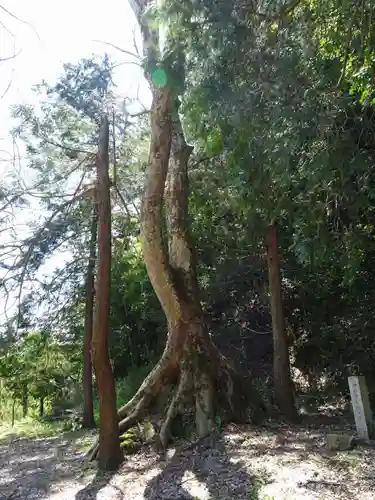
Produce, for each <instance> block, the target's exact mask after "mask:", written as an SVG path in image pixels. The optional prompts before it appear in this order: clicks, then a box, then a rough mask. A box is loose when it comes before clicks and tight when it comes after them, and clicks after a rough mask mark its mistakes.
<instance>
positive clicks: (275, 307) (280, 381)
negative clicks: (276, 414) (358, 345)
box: [266, 224, 297, 421]
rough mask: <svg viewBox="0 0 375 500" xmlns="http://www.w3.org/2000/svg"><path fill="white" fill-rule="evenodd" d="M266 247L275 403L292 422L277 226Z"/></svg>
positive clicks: (269, 231) (271, 228) (268, 235)
mask: <svg viewBox="0 0 375 500" xmlns="http://www.w3.org/2000/svg"><path fill="white" fill-rule="evenodd" d="M266 245H267V261H268V279H269V290H270V304H271V316H272V330H273V375H274V389H275V397H276V404H277V405H278V407H279V410H280V411H281V413H282V414H283V415H284V416H285V417H286V418H287V419H289V420H292V421H293V420H295V419H296V418H297V410H296V407H295V403H294V387H293V381H292V377H291V373H290V360H289V350H288V339H287V334H286V329H285V322H284V311H283V302H282V292H281V271H280V257H279V248H278V243H277V230H276V226H275V225H274V224H271V225H270V226H269V227H268V228H267V233H266Z"/></svg>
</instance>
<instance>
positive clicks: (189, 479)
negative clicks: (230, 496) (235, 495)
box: [181, 470, 212, 500]
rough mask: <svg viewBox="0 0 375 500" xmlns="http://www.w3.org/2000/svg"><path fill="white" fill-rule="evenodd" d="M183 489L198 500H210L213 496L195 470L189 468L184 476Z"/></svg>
mask: <svg viewBox="0 0 375 500" xmlns="http://www.w3.org/2000/svg"><path fill="white" fill-rule="evenodd" d="M181 486H182V489H183V490H185V491H186V492H187V493H189V494H190V495H191V496H192V497H193V498H196V499H197V500H210V499H211V498H212V497H211V495H210V493H209V491H208V489H207V486H206V485H205V484H204V483H202V482H201V481H199V479H198V478H197V477H196V475H195V474H194V472H192V471H190V470H187V471H185V473H184V475H183V476H182V481H181Z"/></svg>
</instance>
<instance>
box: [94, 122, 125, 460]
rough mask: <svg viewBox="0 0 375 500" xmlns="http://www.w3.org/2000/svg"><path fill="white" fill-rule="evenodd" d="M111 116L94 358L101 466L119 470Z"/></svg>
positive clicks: (101, 172) (103, 139)
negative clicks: (112, 334)
mask: <svg viewBox="0 0 375 500" xmlns="http://www.w3.org/2000/svg"><path fill="white" fill-rule="evenodd" d="M108 143H109V129H108V118H107V116H106V115H105V116H104V117H103V118H102V122H101V126H100V137H99V151H98V155H97V162H96V163H97V176H98V186H97V202H98V226H99V230H98V274H97V287H96V290H97V292H96V303H95V314H94V328H93V336H92V360H93V365H94V370H95V375H96V382H97V388H98V397H99V411H100V433H99V442H100V454H99V466H100V467H101V468H102V469H107V470H115V469H117V468H118V466H119V464H120V463H121V461H122V453H121V449H120V441H119V431H118V425H117V409H116V389H115V381H114V377H113V372H112V366H111V362H110V359H109V350H108V335H109V307H110V306H109V300H110V296H109V295H110V274H111V202H110V182H109V160H108Z"/></svg>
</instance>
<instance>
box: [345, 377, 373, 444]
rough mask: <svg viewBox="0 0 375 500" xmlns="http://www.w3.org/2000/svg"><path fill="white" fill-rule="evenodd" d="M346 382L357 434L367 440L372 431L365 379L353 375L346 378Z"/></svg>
mask: <svg viewBox="0 0 375 500" xmlns="http://www.w3.org/2000/svg"><path fill="white" fill-rule="evenodd" d="M348 382H349V390H350V397H351V400H352V407H353V413H354V420H355V426H356V428H357V434H358V437H359V438H361V439H365V440H366V441H367V440H368V439H370V438H371V435H372V433H373V421H372V411H371V407H370V400H369V397H368V390H367V385H366V379H365V377H354V376H353V377H349V378H348Z"/></svg>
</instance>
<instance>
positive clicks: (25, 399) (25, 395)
mask: <svg viewBox="0 0 375 500" xmlns="http://www.w3.org/2000/svg"><path fill="white" fill-rule="evenodd" d="M28 396H29V394H28V391H27V384H23V386H22V416H23V418H25V417H27V412H28V409H29V404H28V403H29V397H28Z"/></svg>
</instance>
